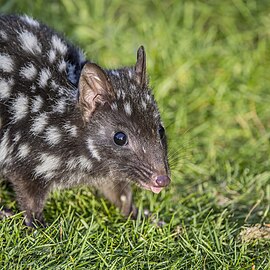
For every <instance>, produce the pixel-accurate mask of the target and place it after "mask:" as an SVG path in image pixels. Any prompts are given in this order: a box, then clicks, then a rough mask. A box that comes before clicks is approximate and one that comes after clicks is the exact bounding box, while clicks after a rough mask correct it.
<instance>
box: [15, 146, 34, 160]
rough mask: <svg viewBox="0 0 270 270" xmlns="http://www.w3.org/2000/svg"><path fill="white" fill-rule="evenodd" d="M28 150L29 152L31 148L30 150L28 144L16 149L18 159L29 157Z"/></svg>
mask: <svg viewBox="0 0 270 270" xmlns="http://www.w3.org/2000/svg"><path fill="white" fill-rule="evenodd" d="M30 150H31V148H30V146H29V144H28V143H24V144H21V145H20V146H19V147H18V156H19V158H26V157H27V156H28V155H29V153H30Z"/></svg>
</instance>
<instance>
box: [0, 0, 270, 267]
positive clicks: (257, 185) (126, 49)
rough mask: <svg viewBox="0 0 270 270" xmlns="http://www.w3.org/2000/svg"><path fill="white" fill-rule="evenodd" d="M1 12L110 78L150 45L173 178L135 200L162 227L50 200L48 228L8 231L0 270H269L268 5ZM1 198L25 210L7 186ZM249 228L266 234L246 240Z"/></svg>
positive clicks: (16, 224) (6, 3) (237, 0)
mask: <svg viewBox="0 0 270 270" xmlns="http://www.w3.org/2000/svg"><path fill="white" fill-rule="evenodd" d="M1 3H2V4H1V7H0V12H3V13H14V12H16V13H27V14H29V15H32V16H34V17H36V18H38V19H40V20H42V21H44V22H45V23H47V24H49V25H51V26H52V27H54V28H55V29H57V30H59V31H62V32H64V33H65V35H66V36H67V37H68V38H69V39H71V40H72V41H73V42H75V43H76V44H78V45H79V46H80V47H82V48H83V49H84V51H85V52H86V53H87V55H88V57H89V58H90V59H92V60H94V61H97V62H98V63H99V64H100V65H102V66H104V67H118V66H122V65H130V64H132V63H134V61H135V52H136V49H137V48H138V47H139V46H140V45H141V44H144V45H145V47H146V51H147V57H148V62H147V65H148V72H149V75H150V78H151V84H152V86H153V88H154V92H155V96H156V99H157V101H158V103H159V106H160V109H161V113H162V116H163V119H164V122H165V124H166V126H167V131H168V135H169V146H170V159H171V167H172V175H173V178H172V179H173V182H172V185H171V187H170V188H169V189H167V190H166V191H163V192H162V193H161V194H160V195H153V194H151V193H149V192H147V191H142V190H139V189H136V193H135V200H136V203H137V205H138V206H139V209H140V211H141V212H142V211H143V208H148V209H150V210H151V211H152V212H153V213H154V216H155V217H156V219H158V218H160V219H162V220H164V221H165V222H166V225H165V226H163V227H158V226H157V225H156V224H155V219H154V220H152V221H151V220H145V219H142V220H141V221H130V220H125V219H123V218H122V217H121V215H120V214H119V212H118V211H117V210H116V209H115V208H114V207H112V206H110V204H109V203H108V202H107V201H105V200H103V199H102V198H96V197H95V196H94V195H93V194H92V192H91V191H90V190H89V189H88V188H86V187H84V188H75V189H72V190H66V191H64V192H61V193H59V192H54V193H53V194H52V195H51V196H50V199H49V200H48V202H47V204H46V208H45V215H46V219H47V220H48V221H49V223H50V224H51V225H50V226H49V227H48V228H46V229H41V228H39V229H37V230H34V231H32V230H29V229H27V228H26V227H25V226H24V225H23V224H22V214H21V213H18V214H17V215H15V216H14V217H12V218H9V219H6V220H1V221H0V250H1V252H0V268H1V269H250V270H252V269H270V242H269V239H268V240H267V235H264V236H262V235H260V232H261V230H262V228H260V226H258V225H257V226H255V225H256V224H261V225H263V224H269V223H270V211H269V208H270V158H269V156H270V145H269V137H270V91H269V89H270V76H269V71H270V51H269V48H270V31H269V29H270V17H269V14H270V3H269V1H267V0H260V1H255V0H249V1H244V0H230V1H214V0H212V1H211V0H209V1H177V0H168V1H158V0H152V1H142V0H137V1H131V0H127V1H120V0H115V1H105V0H100V1H86V0H80V1H71V0H61V1H60V0H59V1H52V0H51V1H41V0H37V1H35V2H34V4H33V2H32V1H26V0H24V1H19V0H17V1H15V0H2V2H1ZM0 196H1V204H2V203H4V204H5V205H8V206H9V207H11V208H13V209H17V208H16V207H17V206H16V204H15V203H14V197H13V193H12V191H11V190H10V189H9V187H8V186H6V185H5V184H2V188H1V191H0ZM250 226H255V227H254V228H257V232H258V234H256V235H249V236H248V237H243V235H244V234H245V233H246V232H247V228H248V227H250ZM263 228H264V229H265V230H267V226H265V227H263ZM268 236H269V233H268Z"/></svg>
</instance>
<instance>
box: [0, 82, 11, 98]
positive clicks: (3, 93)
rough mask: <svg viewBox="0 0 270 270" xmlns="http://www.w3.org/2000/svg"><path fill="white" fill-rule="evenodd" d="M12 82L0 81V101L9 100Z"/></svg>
mask: <svg viewBox="0 0 270 270" xmlns="http://www.w3.org/2000/svg"><path fill="white" fill-rule="evenodd" d="M13 83H14V82H13V80H12V79H11V80H9V81H7V80H5V79H0V99H5V98H9V97H10V94H11V89H12V86H13Z"/></svg>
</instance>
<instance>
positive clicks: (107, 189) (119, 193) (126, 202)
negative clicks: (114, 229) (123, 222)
mask: <svg viewBox="0 0 270 270" xmlns="http://www.w3.org/2000/svg"><path fill="white" fill-rule="evenodd" d="M95 187H96V188H97V189H98V190H99V191H100V192H102V194H103V195H104V196H105V198H107V199H108V200H109V201H110V202H111V203H113V204H114V205H115V206H116V207H118V208H119V209H120V211H121V213H122V214H123V215H124V216H125V217H128V216H129V215H131V217H132V218H134V219H136V218H137V213H138V209H137V208H136V207H135V205H134V204H133V202H132V190H131V187H130V184H129V183H127V182H124V181H119V182H113V183H110V182H108V181H107V182H106V183H98V184H97V185H95Z"/></svg>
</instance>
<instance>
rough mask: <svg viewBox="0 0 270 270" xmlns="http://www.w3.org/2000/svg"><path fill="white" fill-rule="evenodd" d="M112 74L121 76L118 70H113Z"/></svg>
mask: <svg viewBox="0 0 270 270" xmlns="http://www.w3.org/2000/svg"><path fill="white" fill-rule="evenodd" d="M112 74H113V75H114V76H117V77H119V76H120V74H119V72H118V71H116V70H112Z"/></svg>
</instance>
